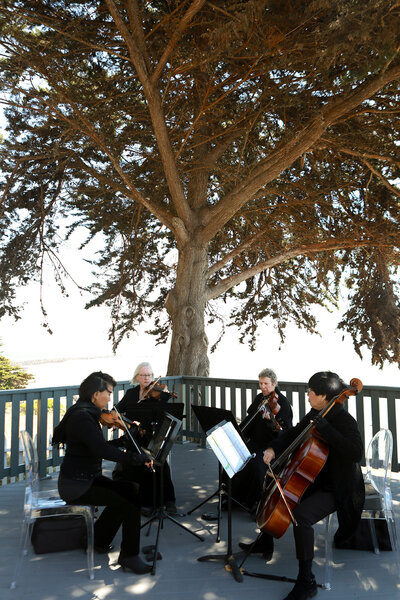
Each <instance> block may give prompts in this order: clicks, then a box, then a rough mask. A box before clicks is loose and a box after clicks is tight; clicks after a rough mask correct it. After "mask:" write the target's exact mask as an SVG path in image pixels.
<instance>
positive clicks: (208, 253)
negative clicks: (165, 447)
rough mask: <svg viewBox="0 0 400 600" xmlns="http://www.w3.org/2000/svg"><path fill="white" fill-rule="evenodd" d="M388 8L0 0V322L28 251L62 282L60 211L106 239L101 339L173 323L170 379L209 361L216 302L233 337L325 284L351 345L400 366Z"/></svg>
mask: <svg viewBox="0 0 400 600" xmlns="http://www.w3.org/2000/svg"><path fill="white" fill-rule="evenodd" d="M399 11H400V6H399V3H398V2H397V1H395V0H393V1H391V0H336V1H335V2H331V0H315V1H310V0H307V1H305V0H283V1H282V0H247V1H246V0H241V1H240V0H239V1H235V0H229V1H224V0H214V1H210V2H209V1H206V0H186V1H183V0H182V1H179V0H176V1H172V0H171V1H168V0H162V1H158V0H154V1H152V0H146V1H145V0H143V1H140V0H103V1H84V0H82V1H77V2H74V1H70V0H68V1H61V0H48V1H42V0H32V1H29V0H24V1H22V2H20V1H14V2H12V1H10V2H7V1H2V2H1V3H0V19H1V37H2V47H3V52H2V60H1V62H0V78H1V87H2V90H3V99H4V102H5V103H6V104H7V108H6V110H5V114H6V117H7V119H8V127H7V131H6V134H5V139H4V141H3V144H2V150H1V157H0V158H1V170H2V173H3V177H2V182H1V185H2V196H1V205H0V214H1V218H2V228H1V231H0V243H1V247H2V257H1V262H0V276H1V291H0V305H1V314H6V313H9V314H12V315H14V316H18V308H19V307H18V306H17V305H16V300H15V290H16V288H17V287H18V286H20V285H23V284H25V283H26V282H28V281H30V280H31V279H32V278H35V277H39V278H40V277H41V272H42V269H43V261H44V259H45V257H46V256H47V257H48V258H49V259H50V261H51V262H52V263H53V264H54V267H55V270H56V272H57V276H58V277H60V279H61V278H62V275H63V267H62V265H61V264H60V263H58V262H57V251H58V248H59V245H60V243H61V239H60V235H59V227H60V226H61V225H60V224H61V223H63V222H64V220H65V222H66V223H67V226H68V228H69V231H73V230H74V228H76V227H78V226H84V227H86V228H87V232H88V234H87V235H88V237H87V239H88V240H89V239H91V238H92V237H93V236H95V235H96V234H98V233H102V234H103V235H104V240H105V241H104V249H103V250H102V252H101V253H100V255H99V258H98V260H97V268H98V273H99V275H98V277H97V279H95V280H94V283H93V285H92V286H91V290H92V292H93V301H92V302H91V303H90V305H99V304H106V305H108V306H110V309H111V314H112V327H111V331H110V335H111V337H112V339H113V340H114V344H115V345H117V344H118V343H119V341H120V340H121V339H122V337H123V336H124V335H126V334H129V332H130V331H132V330H134V329H135V327H136V326H137V325H138V324H139V323H141V322H143V321H144V320H147V319H148V318H149V317H151V318H152V319H153V320H154V322H155V329H154V331H153V333H155V334H156V335H157V336H158V337H157V339H158V341H161V340H165V339H166V338H167V336H168V332H169V326H170V325H172V338H171V350H170V359H169V365H168V374H176V375H177V374H191V375H206V374H207V373H208V340H207V337H206V334H205V321H206V320H207V319H208V321H213V320H215V319H216V318H218V315H217V313H216V312H215V306H214V305H215V303H214V304H213V301H214V300H215V299H217V298H222V299H226V300H227V299H229V298H233V299H234V302H233V309H232V312H231V315H230V317H229V318H228V324H233V325H236V326H238V327H239V329H240V331H241V332H242V333H241V338H240V339H241V341H247V342H249V343H250V345H251V346H252V345H254V340H255V334H256V330H257V326H258V324H259V322H260V321H262V320H266V319H268V320H270V321H271V322H272V323H273V324H274V325H275V326H276V327H277V328H278V330H279V332H280V334H281V337H282V338H284V333H285V326H286V324H287V322H288V321H289V320H292V321H294V322H295V323H296V324H297V326H299V327H304V328H306V329H307V330H309V331H314V330H315V328H316V321H315V318H314V316H313V307H314V306H316V305H322V306H329V304H330V303H335V302H336V300H337V298H338V294H339V290H340V289H344V288H346V289H347V290H348V298H349V304H348V311H347V313H346V314H345V315H344V317H343V320H342V322H341V323H340V324H339V326H340V327H341V328H342V329H343V330H344V331H347V332H349V333H350V335H351V336H352V337H353V340H354V346H355V349H356V351H357V352H359V353H360V352H361V348H362V347H363V346H365V347H367V348H368V349H370V350H371V353H372V362H373V363H375V364H378V365H381V366H382V364H383V362H384V361H385V360H387V361H390V362H397V363H399V364H400V346H399V337H400V307H399V290H398V285H397V283H396V282H397V280H396V275H397V269H398V265H399V189H398V187H397V186H396V181H398V177H399V166H400V159H399V142H400V137H399V133H400V132H399V77H400V59H399V47H400V46H399V39H400V36H399V33H400V31H399V30H400V19H399ZM63 218H64V220H63ZM94 268H96V266H94Z"/></svg>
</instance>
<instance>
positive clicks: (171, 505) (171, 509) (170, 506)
mask: <svg viewBox="0 0 400 600" xmlns="http://www.w3.org/2000/svg"><path fill="white" fill-rule="evenodd" d="M165 510H166V512H167V513H168V514H169V515H177V514H178V509H177V508H176V506H175V502H174V501H173V500H168V502H166V503H165Z"/></svg>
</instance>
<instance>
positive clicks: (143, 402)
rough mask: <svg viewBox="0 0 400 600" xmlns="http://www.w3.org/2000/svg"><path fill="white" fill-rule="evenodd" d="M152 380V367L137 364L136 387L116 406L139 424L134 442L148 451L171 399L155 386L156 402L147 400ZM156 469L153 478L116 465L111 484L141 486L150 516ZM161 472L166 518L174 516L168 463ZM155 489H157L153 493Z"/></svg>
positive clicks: (138, 471) (133, 380) (164, 388)
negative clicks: (123, 481)
mask: <svg viewBox="0 0 400 600" xmlns="http://www.w3.org/2000/svg"><path fill="white" fill-rule="evenodd" d="M153 379H154V374H153V369H152V367H151V365H150V364H149V363H148V362H141V363H139V364H138V365H137V367H136V369H135V372H134V374H133V377H132V383H133V384H136V385H135V387H133V388H129V389H128V390H127V391H126V393H125V395H124V397H123V398H122V399H121V400H120V401H119V402H118V404H117V405H116V408H117V410H118V411H119V412H120V413H121V414H123V415H124V416H125V417H127V418H128V419H130V420H131V421H139V422H140V428H139V429H138V432H137V434H136V438H135V439H136V441H137V443H138V445H139V446H142V447H144V448H147V445H148V443H149V442H150V440H151V438H152V436H153V434H154V428H155V427H156V426H157V424H158V423H160V422H161V421H162V418H163V414H164V411H168V406H167V403H168V400H169V399H170V398H171V394H170V392H169V391H168V388H167V386H166V385H165V384H163V385H159V386H157V387H160V388H162V389H163V391H162V392H161V394H160V395H159V398H158V399H154V398H153V397H152V396H149V397H147V392H148V387H149V385H150V384H151V383H152V381H153ZM157 395H158V394H157ZM157 422H158V423H157ZM159 468H160V467H158V466H156V467H155V470H156V478H154V474H152V473H151V472H150V471H147V470H144V469H140V468H137V467H134V466H130V465H125V464H122V463H118V464H117V465H116V467H115V469H114V471H113V474H112V476H113V479H114V480H128V481H135V482H136V483H138V484H139V485H140V500H141V504H142V507H143V508H142V512H143V513H144V514H145V515H147V514H149V513H151V510H152V507H153V505H154V503H156V506H158V503H159V499H160V490H159V489H158V485H157V484H158V481H159V478H158V470H159ZM162 468H163V471H162V476H163V477H162V480H163V503H164V504H165V507H166V511H167V513H168V514H170V515H177V514H178V511H177V508H176V504H175V502H176V498H175V489H174V485H173V483H172V478H171V471H170V468H169V465H168V463H167V461H166V462H165V463H164V466H163V467H162ZM154 486H156V489H155V488H154ZM154 493H155V495H156V497H155V498H154Z"/></svg>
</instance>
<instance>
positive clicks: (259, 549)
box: [239, 540, 274, 562]
mask: <svg viewBox="0 0 400 600" xmlns="http://www.w3.org/2000/svg"><path fill="white" fill-rule="evenodd" d="M271 541H272V540H271ZM239 548H241V549H242V550H244V551H245V552H246V553H247V554H262V557H263V558H265V560H266V561H267V562H268V561H270V560H271V558H272V556H273V554H274V543H273V541H272V543H270V544H266V543H265V542H264V541H263V540H256V542H255V543H254V542H251V543H250V544H245V543H244V542H239Z"/></svg>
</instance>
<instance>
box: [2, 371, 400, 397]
mask: <svg viewBox="0 0 400 600" xmlns="http://www.w3.org/2000/svg"><path fill="white" fill-rule="evenodd" d="M162 379H166V380H169V379H174V380H177V379H178V380H180V381H181V382H182V383H189V382H198V383H201V382H213V383H216V384H219V383H221V384H224V383H226V382H231V383H235V384H236V385H248V384H251V385H254V383H258V379H232V378H229V377H204V376H198V375H167V376H165V377H162ZM130 384H131V382H130V380H128V379H125V380H122V381H118V382H117V385H118V386H121V385H130ZM79 385H80V384H79V383H78V384H76V385H62V386H49V387H37V388H21V389H13V390H0V397H1V396H5V395H8V394H20V393H26V392H29V393H41V392H42V393H46V392H59V391H62V390H66V389H68V390H71V389H76V390H78V389H79ZM278 385H279V387H281V388H283V387H286V386H294V387H304V386H306V385H307V382H305V381H279V382H278ZM371 389H379V390H382V391H400V386H399V387H393V386H384V385H372V384H371V385H364V386H363V389H362V391H363V392H364V394H365V392H366V390H371Z"/></svg>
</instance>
